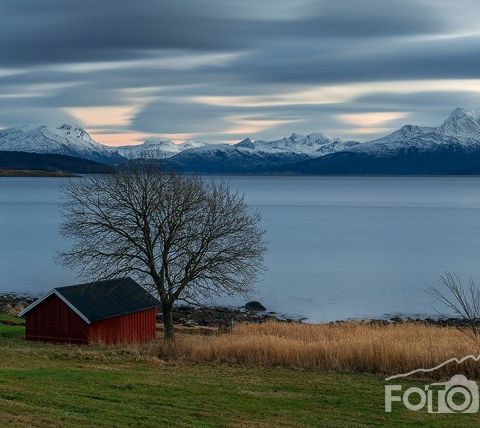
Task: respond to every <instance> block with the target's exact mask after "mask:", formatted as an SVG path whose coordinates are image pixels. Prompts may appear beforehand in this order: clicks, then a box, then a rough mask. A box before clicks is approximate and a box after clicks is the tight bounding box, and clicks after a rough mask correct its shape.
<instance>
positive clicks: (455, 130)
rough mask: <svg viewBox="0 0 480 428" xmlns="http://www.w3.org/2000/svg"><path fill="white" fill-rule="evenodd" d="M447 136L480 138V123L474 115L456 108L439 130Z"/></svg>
mask: <svg viewBox="0 0 480 428" xmlns="http://www.w3.org/2000/svg"><path fill="white" fill-rule="evenodd" d="M439 130H440V132H441V133H443V134H445V135H452V136H456V137H468V138H476V139H479V138H480V123H479V122H478V120H477V118H476V117H475V116H474V114H472V113H469V112H467V111H466V110H465V109H463V108H460V107H458V108H456V109H455V110H454V111H453V112H452V113H451V114H450V116H449V117H448V118H447V120H446V121H445V122H443V124H442V125H441V126H440V128H439Z"/></svg>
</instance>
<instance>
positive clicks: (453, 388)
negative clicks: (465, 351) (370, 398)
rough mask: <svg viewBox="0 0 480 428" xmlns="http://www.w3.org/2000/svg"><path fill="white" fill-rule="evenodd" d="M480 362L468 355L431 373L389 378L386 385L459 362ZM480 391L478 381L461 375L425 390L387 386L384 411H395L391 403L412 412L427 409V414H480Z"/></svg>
mask: <svg viewBox="0 0 480 428" xmlns="http://www.w3.org/2000/svg"><path fill="white" fill-rule="evenodd" d="M469 359H472V360H473V361H479V360H480V355H479V356H477V357H476V356H474V355H468V356H466V357H464V358H462V359H458V358H451V359H450V360H447V361H444V362H443V363H441V364H439V365H438V366H436V367H433V368H431V369H417V370H413V371H411V372H408V373H402V374H398V375H394V376H390V377H387V378H386V379H385V381H387V382H388V381H392V380H394V379H399V378H405V377H408V376H411V375H412V374H416V373H428V372H433V371H435V370H438V369H439V368H441V367H443V366H445V365H446V364H450V363H452V362H456V363H457V364H461V363H463V362H464V361H466V360H469ZM479 401H480V400H479V391H478V385H477V383H476V382H475V381H473V380H469V379H467V378H466V377H465V376H464V375H461V374H458V375H454V376H452V377H451V379H450V380H448V381H447V382H438V383H431V384H428V385H425V386H424V387H423V388H420V387H418V386H412V387H410V388H407V389H405V390H404V389H403V387H402V385H399V384H388V385H385V411H386V412H391V411H392V403H394V402H400V403H403V405H404V406H405V407H406V408H407V409H409V410H411V411H413V412H417V411H419V410H422V409H426V410H427V411H428V413H477V412H478V410H479Z"/></svg>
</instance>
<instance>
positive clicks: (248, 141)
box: [235, 138, 255, 149]
mask: <svg viewBox="0 0 480 428" xmlns="http://www.w3.org/2000/svg"><path fill="white" fill-rule="evenodd" d="M235 146H237V147H243V148H246V149H254V148H255V143H254V142H253V141H252V140H251V139H250V138H245V139H244V140H242V141H240V142H239V143H237V144H235Z"/></svg>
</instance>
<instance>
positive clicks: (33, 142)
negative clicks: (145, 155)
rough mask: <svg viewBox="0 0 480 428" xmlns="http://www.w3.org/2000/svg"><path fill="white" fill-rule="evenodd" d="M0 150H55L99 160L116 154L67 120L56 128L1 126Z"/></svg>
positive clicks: (36, 151) (51, 152)
mask: <svg viewBox="0 0 480 428" xmlns="http://www.w3.org/2000/svg"><path fill="white" fill-rule="evenodd" d="M0 151H18V152H28V153H42V154H58V155H67V156H74V157H80V158H84V159H91V160H96V161H100V162H102V161H106V160H112V159H115V158H117V157H119V156H118V153H117V152H116V150H114V149H112V148H110V147H107V146H104V145H102V144H99V143H97V142H96V141H95V140H94V139H93V138H92V137H90V135H88V133H87V132H86V131H85V130H84V129H82V128H79V127H77V126H74V125H69V124H63V125H61V126H58V127H56V128H54V127H48V126H38V127H29V126H22V127H18V128H5V129H1V130H0Z"/></svg>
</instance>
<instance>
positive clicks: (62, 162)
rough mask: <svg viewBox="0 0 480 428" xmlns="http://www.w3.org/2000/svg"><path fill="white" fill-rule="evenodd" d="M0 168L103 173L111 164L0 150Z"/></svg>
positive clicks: (63, 156) (107, 171)
mask: <svg viewBox="0 0 480 428" xmlns="http://www.w3.org/2000/svg"><path fill="white" fill-rule="evenodd" d="M0 169H3V170H23V171H45V172H59V171H61V172H68V173H77V174H104V173H111V172H113V171H114V170H113V168H112V167H111V166H108V165H105V164H103V163H100V162H95V161H92V160H88V159H82V158H77V157H73V156H65V155H54V154H41V153H26V152H13V151H0Z"/></svg>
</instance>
